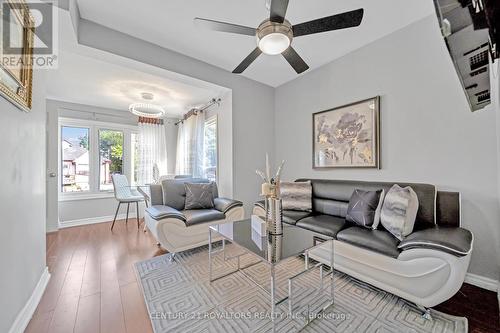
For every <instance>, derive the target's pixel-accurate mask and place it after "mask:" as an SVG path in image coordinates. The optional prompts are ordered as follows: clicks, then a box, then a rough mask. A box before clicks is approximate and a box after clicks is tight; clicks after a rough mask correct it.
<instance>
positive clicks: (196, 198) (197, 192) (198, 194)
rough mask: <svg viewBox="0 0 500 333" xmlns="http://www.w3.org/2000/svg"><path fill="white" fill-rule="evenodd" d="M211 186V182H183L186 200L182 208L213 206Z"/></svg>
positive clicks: (206, 207) (209, 207)
mask: <svg viewBox="0 0 500 333" xmlns="http://www.w3.org/2000/svg"><path fill="white" fill-rule="evenodd" d="M213 186H215V183H213V182H212V183H207V184H204V183H203V184H199V183H198V184H197V183H185V184H184V187H185V189H186V202H185V204H184V209H211V208H214V195H213Z"/></svg>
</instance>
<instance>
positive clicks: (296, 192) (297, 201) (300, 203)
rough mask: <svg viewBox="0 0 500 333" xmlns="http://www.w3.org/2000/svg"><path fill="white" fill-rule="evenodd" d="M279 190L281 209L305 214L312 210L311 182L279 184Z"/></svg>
mask: <svg viewBox="0 0 500 333" xmlns="http://www.w3.org/2000/svg"><path fill="white" fill-rule="evenodd" d="M279 189H280V197H281V200H282V204H283V209H285V210H294V211H305V212H310V211H311V210H312V186H311V182H309V181H308V182H292V183H288V182H281V183H280V187H279Z"/></svg>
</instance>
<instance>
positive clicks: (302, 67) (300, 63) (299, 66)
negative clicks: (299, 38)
mask: <svg viewBox="0 0 500 333" xmlns="http://www.w3.org/2000/svg"><path fill="white" fill-rule="evenodd" d="M282 55H283V57H285V59H286V61H288V63H289V64H290V65H291V66H292V67H293V69H295V71H296V72H297V74H300V73H302V72H305V71H307V70H308V69H309V66H308V65H307V64H306V62H305V61H304V60H303V59H302V58H301V57H300V56H299V54H298V53H297V52H296V51H295V50H294V49H293V47H291V46H290V47H289V48H288V49H286V50H285V51H284V52H283V53H282Z"/></svg>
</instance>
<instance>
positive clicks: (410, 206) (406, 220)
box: [380, 184, 418, 240]
mask: <svg viewBox="0 0 500 333" xmlns="http://www.w3.org/2000/svg"><path fill="white" fill-rule="evenodd" d="M417 210H418V197H417V194H416V193H415V191H413V189H412V188H411V187H410V186H407V187H405V188H402V187H400V186H399V185H398V184H395V185H394V186H393V187H391V189H390V190H389V192H387V195H386V196H385V199H384V205H383V206H382V212H381V214H380V222H381V223H382V225H383V226H384V227H385V228H386V229H387V230H388V231H389V232H390V233H391V234H393V235H394V236H395V237H396V238H397V239H399V240H403V238H404V237H406V236H408V235H409V234H411V233H412V231H413V226H414V225H415V218H416V217H417Z"/></svg>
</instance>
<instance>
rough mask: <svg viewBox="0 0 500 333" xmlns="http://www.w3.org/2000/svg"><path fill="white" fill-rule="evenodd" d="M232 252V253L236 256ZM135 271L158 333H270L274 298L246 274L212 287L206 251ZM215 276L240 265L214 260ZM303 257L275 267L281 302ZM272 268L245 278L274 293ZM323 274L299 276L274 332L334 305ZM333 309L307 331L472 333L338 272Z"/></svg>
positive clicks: (455, 320)
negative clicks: (291, 302) (290, 305)
mask: <svg viewBox="0 0 500 333" xmlns="http://www.w3.org/2000/svg"><path fill="white" fill-rule="evenodd" d="M231 247H232V245H227V246H226V251H227V253H231V254H234V252H235V251H237V250H236V249H235V248H231ZM169 259H170V254H166V255H163V256H159V257H155V258H152V259H149V260H146V261H142V262H138V263H136V264H135V268H136V273H137V276H138V279H139V280H140V282H141V283H140V285H141V286H142V292H143V294H144V299H145V302H146V306H147V308H148V312H149V315H150V318H151V323H152V326H153V330H154V332H155V333H166V332H168V333H173V332H179V333H180V332H193V333H194V332H204V333H208V332H214V333H221V332H238V333H239V332H259V333H261V332H272V329H273V322H272V320H271V317H270V312H269V307H270V297H269V294H268V293H266V292H265V291H264V290H262V289H261V288H259V287H257V286H256V285H255V283H254V282H253V281H252V280H251V279H249V278H247V277H246V276H245V275H244V274H242V273H241V272H237V273H235V274H232V275H228V276H227V277H225V278H222V279H219V280H217V281H215V282H212V283H210V282H209V281H208V280H209V279H208V248H207V247H201V248H197V249H194V250H191V251H185V252H182V253H178V254H177V255H176V257H175V259H174V260H173V261H170V260H169ZM256 261H257V260H256V258H255V257H253V256H252V255H245V256H243V257H241V266H245V265H247V264H250V263H254V262H256ZM212 267H213V272H214V275H215V276H219V275H222V274H224V273H228V272H230V271H232V270H234V269H235V268H236V260H235V259H233V260H224V258H223V256H222V253H220V254H218V255H216V256H215V258H213V261H212ZM303 268H304V260H303V258H296V259H291V260H288V261H287V262H284V263H282V264H280V265H279V266H277V269H276V278H277V287H276V289H277V294H278V296H277V297H276V299H277V300H279V299H281V298H282V297H284V296H286V295H287V294H288V282H287V278H288V277H290V276H292V275H294V274H296V273H298V272H300V271H302V270H303ZM268 270H269V268H268V266H267V265H266V264H264V263H261V264H258V265H255V266H252V267H250V268H248V269H246V270H245V272H246V273H247V274H248V275H250V276H251V277H252V279H253V280H254V281H257V282H259V283H260V284H262V285H263V286H264V287H265V288H267V290H269V284H270V283H269V271H268ZM319 280H320V278H319V269H315V270H313V271H311V272H309V273H307V274H305V275H303V276H301V277H300V278H299V279H298V280H297V281H295V282H296V283H295V284H294V295H295V296H294V304H295V306H294V312H293V315H292V316H290V315H289V314H288V304H287V302H286V301H285V302H283V303H281V304H280V305H279V306H277V309H276V312H277V315H276V317H275V320H274V325H275V329H276V332H286V333H291V332H297V331H298V330H300V329H301V328H303V327H304V324H305V322H306V319H307V318H308V317H311V318H312V317H313V316H311V313H317V312H318V310H319V309H320V308H321V307H322V306H323V305H325V303H326V302H327V301H328V296H329V294H330V281H329V278H325V280H324V284H323V288H320V287H319ZM334 296H335V297H334V305H333V306H330V307H329V308H328V309H327V310H326V311H324V312H323V313H322V314H320V316H316V318H315V320H313V321H312V322H311V323H310V324H309V325H307V326H305V328H303V329H302V332H394V333H404V332H432V333H452V332H457V333H464V332H467V327H468V325H467V319H466V318H464V317H455V316H451V315H447V314H444V313H441V312H438V311H432V317H433V319H432V320H430V321H429V320H425V319H424V318H422V315H421V312H420V311H419V310H418V309H416V308H415V307H414V306H413V305H411V304H410V303H408V302H406V301H404V300H403V299H401V298H399V297H397V296H394V295H392V294H389V293H387V292H385V291H382V290H380V289H377V288H375V287H372V286H370V285H368V284H365V283H363V282H360V281H358V280H356V279H354V278H352V277H350V276H348V275H345V274H342V273H340V272H335V277H334Z"/></svg>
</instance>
